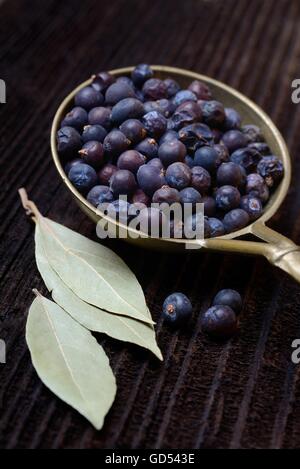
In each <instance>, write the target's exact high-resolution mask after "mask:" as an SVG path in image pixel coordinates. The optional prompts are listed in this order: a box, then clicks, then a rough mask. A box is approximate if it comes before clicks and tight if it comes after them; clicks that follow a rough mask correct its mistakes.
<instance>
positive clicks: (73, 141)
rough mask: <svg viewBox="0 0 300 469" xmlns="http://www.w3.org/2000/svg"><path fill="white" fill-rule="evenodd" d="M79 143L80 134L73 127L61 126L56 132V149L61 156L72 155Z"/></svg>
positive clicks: (80, 143) (78, 147)
mask: <svg viewBox="0 0 300 469" xmlns="http://www.w3.org/2000/svg"><path fill="white" fill-rule="evenodd" d="M81 145H82V142H81V137H80V134H79V132H78V131H77V130H76V129H74V128H73V127H62V128H61V129H59V131H58V132H57V151H58V153H59V154H60V155H61V156H63V157H69V156H72V155H73V154H74V153H75V152H76V151H78V150H79V149H80V148H81Z"/></svg>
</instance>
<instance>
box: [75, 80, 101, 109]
mask: <svg viewBox="0 0 300 469" xmlns="http://www.w3.org/2000/svg"><path fill="white" fill-rule="evenodd" d="M74 101H75V105H76V106H79V107H83V108H84V109H86V110H87V111H89V110H90V109H92V108H93V107H96V106H101V104H102V103H103V101H104V98H103V95H102V94H101V93H100V91H97V90H95V89H94V88H93V87H92V86H86V87H85V88H82V89H81V90H80V91H78V93H77V94H76V96H75V100H74Z"/></svg>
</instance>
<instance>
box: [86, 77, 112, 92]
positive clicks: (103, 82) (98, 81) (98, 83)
mask: <svg viewBox="0 0 300 469" xmlns="http://www.w3.org/2000/svg"><path fill="white" fill-rule="evenodd" d="M92 79H93V81H92V85H91V86H92V87H93V88H94V89H95V90H96V91H100V92H101V93H103V92H104V91H106V90H107V88H108V87H109V86H110V85H112V84H113V83H114V82H115V81H116V79H115V77H114V76H113V75H112V74H111V73H109V72H100V73H97V75H93V76H92Z"/></svg>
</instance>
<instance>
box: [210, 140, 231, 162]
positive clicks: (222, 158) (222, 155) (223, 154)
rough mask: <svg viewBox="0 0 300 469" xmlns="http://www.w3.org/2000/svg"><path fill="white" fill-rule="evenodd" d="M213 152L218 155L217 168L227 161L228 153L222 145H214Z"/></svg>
mask: <svg viewBox="0 0 300 469" xmlns="http://www.w3.org/2000/svg"><path fill="white" fill-rule="evenodd" d="M214 150H216V152H217V153H218V159H217V167H219V166H220V165H221V164H222V163H227V162H228V161H229V152H228V150H227V148H226V147H225V146H224V145H219V144H217V145H214Z"/></svg>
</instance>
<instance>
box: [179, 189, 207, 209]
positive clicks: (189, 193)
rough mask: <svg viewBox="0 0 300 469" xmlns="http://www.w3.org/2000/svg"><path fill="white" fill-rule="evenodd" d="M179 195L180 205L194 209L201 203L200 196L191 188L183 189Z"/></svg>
mask: <svg viewBox="0 0 300 469" xmlns="http://www.w3.org/2000/svg"><path fill="white" fill-rule="evenodd" d="M179 194H180V202H181V203H182V204H192V206H193V207H195V206H196V204H200V203H201V202H202V200H201V194H200V193H199V192H198V191H197V190H196V189H194V188H193V187H186V188H185V189H182V190H181V191H180V193H179Z"/></svg>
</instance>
